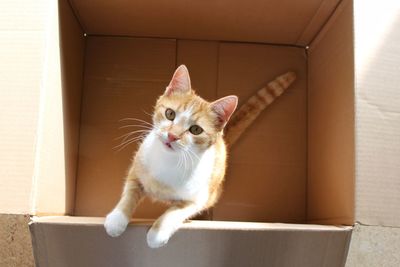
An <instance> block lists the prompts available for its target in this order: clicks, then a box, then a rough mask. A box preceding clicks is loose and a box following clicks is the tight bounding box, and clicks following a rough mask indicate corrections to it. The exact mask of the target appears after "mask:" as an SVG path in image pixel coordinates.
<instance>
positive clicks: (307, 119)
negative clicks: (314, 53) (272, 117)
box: [304, 48, 310, 222]
mask: <svg viewBox="0 0 400 267" xmlns="http://www.w3.org/2000/svg"><path fill="white" fill-rule="evenodd" d="M304 53H305V56H306V96H307V97H306V116H307V118H306V155H305V156H306V183H305V187H306V188H305V194H306V199H305V209H304V210H305V221H306V222H308V203H309V195H308V191H309V190H308V188H309V162H310V160H309V149H308V145H309V126H310V125H309V99H310V96H309V85H310V82H309V80H310V75H309V74H310V73H309V69H310V58H309V54H308V48H306V49H305V50H304Z"/></svg>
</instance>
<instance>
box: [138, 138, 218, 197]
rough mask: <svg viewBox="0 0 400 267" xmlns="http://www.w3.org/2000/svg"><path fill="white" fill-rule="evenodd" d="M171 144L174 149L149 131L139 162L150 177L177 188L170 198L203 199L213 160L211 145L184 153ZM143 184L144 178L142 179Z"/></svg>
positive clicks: (213, 152) (206, 193) (213, 150)
mask: <svg viewBox="0 0 400 267" xmlns="http://www.w3.org/2000/svg"><path fill="white" fill-rule="evenodd" d="M172 145H173V148H174V150H171V149H169V148H168V147H166V145H165V144H163V142H162V141H161V139H160V137H159V136H157V134H155V132H154V131H152V132H151V133H150V134H149V135H148V136H147V137H146V138H145V140H144V142H143V144H142V147H141V149H140V153H141V154H140V158H141V160H142V163H143V164H144V165H145V166H146V168H147V169H148V171H149V172H150V174H151V176H152V177H154V178H155V179H157V180H158V181H159V182H161V183H163V184H166V185H168V186H169V187H171V188H172V189H173V190H174V191H175V192H176V195H174V196H171V198H173V199H176V200H192V201H196V202H198V201H200V202H204V203H205V201H207V199H208V183H209V181H210V179H211V175H212V171H213V167H214V163H215V148H214V146H211V147H210V148H209V149H207V150H206V151H204V152H198V151H194V150H192V152H186V154H185V155H184V153H185V152H182V151H181V150H180V149H181V148H179V147H178V146H177V145H176V144H172ZM182 149H184V148H182ZM140 179H144V178H143V177H140ZM143 184H146V182H145V181H143Z"/></svg>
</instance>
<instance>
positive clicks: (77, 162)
mask: <svg viewBox="0 0 400 267" xmlns="http://www.w3.org/2000/svg"><path fill="white" fill-rule="evenodd" d="M83 39H84V42H85V44H84V48H83V50H84V51H83V58H82V82H81V101H80V103H79V106H80V112H79V126H78V144H77V156H76V170H75V181H74V193H73V194H74V196H73V198H72V199H73V203H72V211H71V213H72V214H75V210H76V198H77V195H78V194H77V188H78V174H79V151H80V146H81V128H82V123H81V122H82V117H83V115H82V114H83V99H84V93H85V92H84V91H85V90H84V88H85V73H86V55H87V42H88V40H89V39H88V38H87V36H84V37H83ZM67 178H68V177H67Z"/></svg>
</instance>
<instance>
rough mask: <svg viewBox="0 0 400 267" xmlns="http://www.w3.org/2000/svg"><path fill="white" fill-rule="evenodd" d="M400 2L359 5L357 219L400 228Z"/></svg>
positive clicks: (357, 36)
mask: <svg viewBox="0 0 400 267" xmlns="http://www.w3.org/2000/svg"><path fill="white" fill-rule="evenodd" d="M399 14H400V1H396V0H393V1H384V2H383V3H382V2H380V1H378V2H377V1H358V0H357V1H355V71H356V96H357V102H356V140H357V143H356V148H357V149H356V151H357V155H356V158H357V163H356V164H357V165H356V166H357V178H356V188H357V189H356V220H357V221H360V222H361V223H363V224H373V225H385V226H396V227H399V226H400V209H399V206H400V179H399V177H400V164H399V163H400V90H399V84H400V75H399V66H400V45H399V43H400V31H399V28H400V16H399Z"/></svg>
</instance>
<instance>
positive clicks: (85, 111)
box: [74, 37, 306, 222]
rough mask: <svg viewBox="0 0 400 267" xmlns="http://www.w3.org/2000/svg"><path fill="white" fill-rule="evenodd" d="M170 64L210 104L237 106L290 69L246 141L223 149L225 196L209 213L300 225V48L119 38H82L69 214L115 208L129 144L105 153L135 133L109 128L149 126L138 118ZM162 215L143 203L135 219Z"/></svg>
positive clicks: (302, 98) (302, 93)
mask: <svg viewBox="0 0 400 267" xmlns="http://www.w3.org/2000/svg"><path fill="white" fill-rule="evenodd" d="M178 64H187V65H188V67H189V71H190V72H191V77H192V81H193V87H194V88H195V89H196V90H197V92H198V93H199V94H200V95H202V96H204V97H205V98H206V99H210V100H213V99H215V98H216V96H218V97H222V96H224V95H228V94H238V95H239V97H240V98H241V99H242V100H241V101H242V102H244V101H245V99H246V98H247V97H249V96H250V95H251V94H252V93H253V92H255V91H256V90H257V89H259V88H260V87H261V86H263V85H265V84H266V83H267V82H268V81H270V80H271V79H273V78H274V77H276V76H277V75H279V74H281V73H284V72H286V71H288V70H290V69H291V70H294V71H296V72H297V73H298V77H299V78H298V80H297V81H296V83H295V85H294V86H293V88H291V89H289V90H288V92H287V94H285V95H284V96H283V97H282V100H279V101H277V102H276V103H275V104H274V106H273V107H271V108H270V110H269V112H266V114H264V115H263V116H261V118H260V120H259V121H258V122H257V125H255V127H254V128H251V129H249V134H248V135H246V136H245V137H244V138H246V139H247V142H243V143H242V144H239V145H238V148H237V149H236V150H234V151H232V158H231V170H232V171H230V172H229V174H228V176H227V187H226V189H225V193H224V196H225V197H224V198H223V199H222V200H221V202H220V205H219V206H217V207H216V208H215V209H214V215H215V219H220V220H221V219H228V220H250V221H252V220H253V221H266V220H270V221H274V220H277V221H283V222H300V221H304V219H305V199H306V197H305V185H306V127H305V126H306V74H305V71H306V57H305V54H304V50H303V49H301V48H294V47H281V46H270V45H244V44H235V43H218V42H213V41H187V40H173V39H146V38H127V37H88V41H87V47H86V58H85V80H84V89H83V99H82V120H81V130H80V131H81V134H80V145H79V164H78V172H77V177H78V180H77V188H76V190H77V191H76V192H77V195H76V203H75V213H74V214H75V215H86V216H104V215H105V214H106V213H107V212H109V211H110V210H111V209H112V208H113V206H114V205H115V204H116V202H117V201H118V199H119V196H120V193H121V190H122V185H123V178H124V175H125V173H126V170H127V168H128V166H129V164H130V158H131V156H132V154H133V153H134V151H135V150H136V146H135V144H132V145H130V146H127V147H126V148H125V149H123V150H121V151H118V148H119V147H117V149H113V147H115V146H117V145H118V144H120V143H121V139H118V140H115V138H118V137H119V136H122V135H123V134H125V133H128V132H129V131H132V130H135V129H136V128H135V127H131V128H129V127H128V128H123V129H120V130H118V128H119V127H120V126H124V125H129V124H135V123H136V122H132V121H122V122H121V121H119V120H120V119H123V118H126V117H131V118H132V117H133V118H140V119H143V120H147V121H150V120H151V118H150V116H149V115H148V114H146V112H147V113H152V106H153V105H154V103H155V100H156V99H157V96H159V95H160V94H162V93H163V91H164V88H165V86H166V85H167V84H168V82H169V80H170V78H171V76H172V74H173V71H174V70H175V67H176V66H177V65H178ZM192 68H193V71H192ZM233 77H235V78H233ZM283 98H284V99H283ZM275 106H276V107H275ZM251 133H252V134H253V135H251ZM259 147H263V150H259V149H257V148H259ZM263 151H269V153H267V154H265V153H264V152H263ZM248 154H249V155H252V156H251V158H252V160H250V157H248V156H247V155H248ZM254 159H256V160H254ZM263 166H267V168H261V167H263ZM254 169H257V170H254ZM247 173H251V177H248V174H247ZM244 185H245V187H244ZM244 188H245V190H243V189H244ZM270 188H274V190H270ZM271 192H273V193H271ZM163 210H164V208H163V206H160V205H155V204H153V203H150V202H149V201H145V202H144V203H142V204H141V206H140V207H139V209H138V210H137V212H136V214H135V217H139V218H155V217H157V216H158V215H159V214H160V213H161V212H162V211H163Z"/></svg>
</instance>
